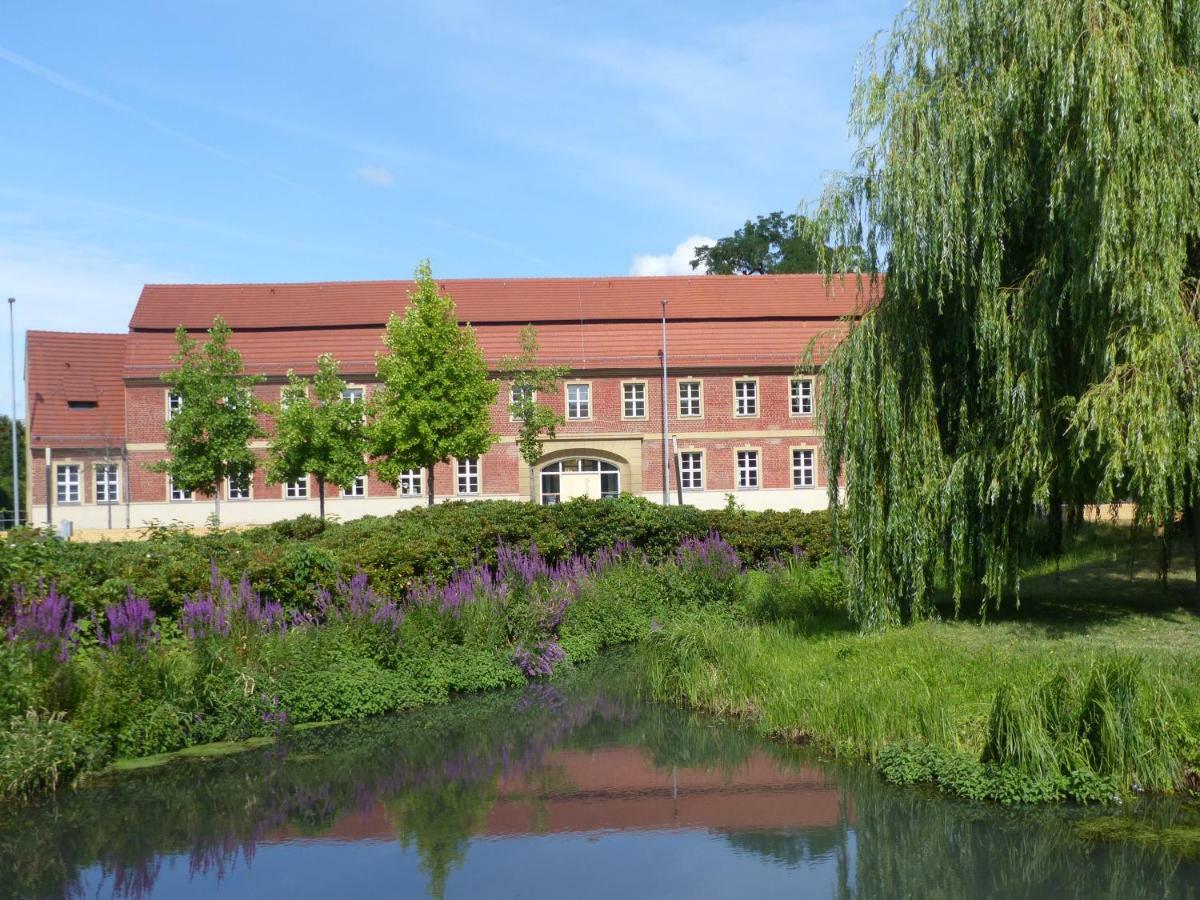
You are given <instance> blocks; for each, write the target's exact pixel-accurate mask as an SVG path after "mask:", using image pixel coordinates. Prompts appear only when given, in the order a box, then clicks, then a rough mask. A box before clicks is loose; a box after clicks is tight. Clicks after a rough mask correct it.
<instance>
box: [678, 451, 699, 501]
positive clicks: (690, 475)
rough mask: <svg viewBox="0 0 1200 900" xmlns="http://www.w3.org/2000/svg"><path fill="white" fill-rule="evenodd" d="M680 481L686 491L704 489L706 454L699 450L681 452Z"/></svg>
mask: <svg viewBox="0 0 1200 900" xmlns="http://www.w3.org/2000/svg"><path fill="white" fill-rule="evenodd" d="M679 481H680V482H681V483H682V484H683V489H684V490H685V491H702V490H704V454H703V453H701V452H700V451H699V450H685V451H683V452H682V453H680V454H679Z"/></svg>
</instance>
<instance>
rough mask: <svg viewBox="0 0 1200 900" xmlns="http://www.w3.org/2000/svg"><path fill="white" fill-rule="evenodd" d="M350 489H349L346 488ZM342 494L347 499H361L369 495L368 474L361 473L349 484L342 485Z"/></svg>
mask: <svg viewBox="0 0 1200 900" xmlns="http://www.w3.org/2000/svg"><path fill="white" fill-rule="evenodd" d="M347 487H349V488H350V490H349V491H347V490H346V488H347ZM341 492H342V496H343V497H344V498H346V499H347V500H361V499H362V498H363V497H366V496H367V476H366V475H359V476H357V477H356V478H355V479H354V481H352V482H351V483H350V484H349V485H343V486H342V487H341Z"/></svg>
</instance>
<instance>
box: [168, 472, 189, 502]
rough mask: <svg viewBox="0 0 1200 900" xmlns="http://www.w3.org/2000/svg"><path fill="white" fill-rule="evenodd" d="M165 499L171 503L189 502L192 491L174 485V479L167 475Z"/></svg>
mask: <svg viewBox="0 0 1200 900" xmlns="http://www.w3.org/2000/svg"><path fill="white" fill-rule="evenodd" d="M167 499H168V500H170V501H171V502H172V503H191V502H192V492H191V491H185V490H182V489H181V488H177V487H175V479H174V478H172V477H171V476H170V475H168V476H167Z"/></svg>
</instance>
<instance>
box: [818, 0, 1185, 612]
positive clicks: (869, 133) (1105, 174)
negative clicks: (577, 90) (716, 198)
mask: <svg viewBox="0 0 1200 900" xmlns="http://www.w3.org/2000/svg"><path fill="white" fill-rule="evenodd" d="M851 127H852V132H853V133H854V135H855V137H856V138H857V140H858V143H859V150H858V153H857V155H856V157H855V163H854V167H853V169H852V171H851V172H850V173H848V174H846V175H845V176H842V177H840V178H838V179H836V180H835V181H833V182H832V183H831V184H830V186H829V188H828V190H827V192H826V195H825V197H824V200H823V203H822V210H821V215H822V227H824V228H827V229H828V230H829V233H830V237H831V238H833V239H832V240H831V241H830V243H831V244H832V245H833V246H856V247H861V248H862V250H861V252H862V254H863V258H864V259H865V260H867V261H868V263H869V266H868V268H869V269H870V270H872V271H875V272H880V273H884V274H885V275H886V279H885V285H884V291H883V295H882V299H881V300H880V302H879V303H878V304H876V305H875V306H874V307H873V308H872V309H871V310H870V311H869V312H868V313H867V314H866V315H865V316H863V317H862V319H861V321H860V323H859V324H858V325H857V326H856V327H855V328H854V329H853V330H852V332H851V334H850V336H849V338H848V339H847V340H845V341H844V342H843V343H842V344H841V345H840V346H839V347H838V349H837V350H836V351H835V352H834V353H833V355H832V357H831V358H830V360H829V361H828V363H827V365H826V366H825V368H824V372H825V384H824V388H825V389H824V391H823V399H822V415H823V418H824V425H825V429H826V438H825V439H826V446H827V452H828V462H829V465H830V467H831V469H832V470H833V471H839V470H841V471H844V472H845V475H846V483H845V497H844V506H843V507H842V509H841V511H840V513H839V518H840V520H841V521H840V526H841V527H842V528H843V534H844V536H845V538H846V540H847V542H848V545H849V546H850V565H849V569H850V575H851V578H850V580H851V585H852V587H851V592H852V601H851V602H852V606H853V611H854V613H855V615H856V617H857V618H858V620H859V621H860V623H861V624H862V625H863V626H864V627H868V628H870V627H879V626H883V625H888V624H892V623H897V622H902V621H907V620H910V619H914V618H920V617H921V616H923V615H925V614H927V613H928V612H929V608H930V602H931V600H930V598H931V588H932V585H933V582H934V578H935V573H937V572H939V571H942V572H944V573H945V574H946V576H947V577H948V579H949V582H950V585H951V586H952V588H953V592H954V598H955V603H956V605H957V604H959V603H962V602H963V601H965V600H969V601H970V602H972V603H978V604H979V609H980V611H981V613H983V612H985V611H986V610H987V609H988V608H989V606H990V605H992V604H999V603H1000V602H1002V601H1003V600H1004V599H1005V598H1012V597H1015V596H1016V593H1017V588H1018V579H1017V573H1018V560H1019V558H1020V555H1021V553H1022V551H1023V550H1024V549H1025V548H1027V547H1028V546H1029V544H1030V542H1031V541H1032V539H1033V536H1034V534H1035V533H1038V532H1039V529H1040V527H1041V526H1039V525H1038V523H1039V520H1040V521H1043V522H1044V521H1049V522H1050V523H1051V524H1052V525H1053V523H1054V522H1056V521H1057V522H1061V518H1059V516H1060V511H1061V509H1062V507H1063V505H1064V504H1067V505H1068V506H1070V505H1073V504H1083V503H1105V502H1115V501H1130V502H1132V503H1134V504H1135V505H1136V509H1137V514H1138V517H1139V518H1140V519H1141V520H1142V521H1144V522H1150V523H1155V524H1158V525H1162V524H1165V523H1168V522H1172V521H1174V520H1176V519H1179V518H1180V517H1183V518H1184V519H1185V520H1186V521H1187V522H1189V523H1190V527H1191V530H1192V535H1193V542H1195V534H1196V527H1197V514H1196V507H1197V493H1198V490H1200V465H1198V463H1200V325H1198V321H1197V306H1198V302H1197V301H1198V295H1200V3H1198V2H1196V0H912V2H911V3H910V4H909V5H908V7H907V8H906V10H905V11H904V12H903V13H902V14H901V15H900V17H899V18H898V19H897V21H896V23H895V26H894V28H893V29H892V31H891V32H890V33H889V34H887V35H883V36H881V37H880V39H879V40H878V41H877V42H876V43H875V44H874V45H872V47H871V48H869V49H868V51H867V52H866V54H865V55H864V58H863V62H862V64H861V66H860V70H859V73H858V75H857V78H856V89H855V95H854V101H853V106H852V111H851ZM834 490H835V492H836V490H837V488H836V486H835V488H834ZM836 499H837V498H836V496H835V500H836ZM836 506H837V504H836V503H835V507H836ZM1051 531H1053V528H1051ZM1197 574H1198V576H1200V559H1198V561H1197ZM1198 580H1200V579H1198ZM1197 598H1198V602H1200V584H1198V594H1197Z"/></svg>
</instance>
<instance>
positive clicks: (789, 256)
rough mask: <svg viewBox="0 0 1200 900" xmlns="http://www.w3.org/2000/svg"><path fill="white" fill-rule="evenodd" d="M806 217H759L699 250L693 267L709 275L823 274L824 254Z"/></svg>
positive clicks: (693, 260)
mask: <svg viewBox="0 0 1200 900" xmlns="http://www.w3.org/2000/svg"><path fill="white" fill-rule="evenodd" d="M823 252H827V248H826V247H824V246H823V245H822V244H821V242H820V241H819V240H818V239H816V238H814V237H813V235H812V231H811V229H810V228H809V226H808V221H807V220H806V219H805V218H804V216H798V215H784V214H783V213H782V212H773V213H770V214H769V215H765V216H759V217H758V218H757V219H755V220H754V221H749V220H748V221H747V222H746V224H745V225H743V226H742V227H741V228H739V229H738V230H737V231H735V232H734V233H733V234H732V236H730V237H725V238H721V239H720V240H719V241H717V242H716V243H715V244H712V245H704V246H700V247H697V248H696V253H695V256H694V257H693V258H692V268H693V269H699V268H703V269H704V270H705V271H706V272H707V273H708V274H709V275H790V274H794V273H798V272H819V271H821V258H822V253H823Z"/></svg>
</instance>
